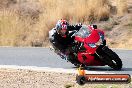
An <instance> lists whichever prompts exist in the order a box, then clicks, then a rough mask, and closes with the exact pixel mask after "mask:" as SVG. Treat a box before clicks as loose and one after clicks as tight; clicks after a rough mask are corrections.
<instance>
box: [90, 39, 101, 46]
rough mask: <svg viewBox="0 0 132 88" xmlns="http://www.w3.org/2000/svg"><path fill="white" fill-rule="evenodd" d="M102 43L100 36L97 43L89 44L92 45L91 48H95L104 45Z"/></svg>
mask: <svg viewBox="0 0 132 88" xmlns="http://www.w3.org/2000/svg"><path fill="white" fill-rule="evenodd" d="M102 44H103V42H102V39H101V38H100V39H99V41H98V42H96V43H88V46H90V47H91V48H95V47H97V46H99V45H102Z"/></svg>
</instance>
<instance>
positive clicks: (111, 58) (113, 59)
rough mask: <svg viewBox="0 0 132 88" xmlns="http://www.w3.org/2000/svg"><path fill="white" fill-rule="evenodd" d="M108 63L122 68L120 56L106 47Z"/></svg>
mask: <svg viewBox="0 0 132 88" xmlns="http://www.w3.org/2000/svg"><path fill="white" fill-rule="evenodd" d="M104 53H105V54H104V55H105V58H104V59H106V64H107V65H108V66H110V67H111V68H113V69H115V70H121V68H122V61H121V59H120V58H119V56H118V55H117V54H116V53H115V52H113V51H112V50H111V49H109V48H108V47H105V48H104Z"/></svg>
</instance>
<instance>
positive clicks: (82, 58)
mask: <svg viewBox="0 0 132 88" xmlns="http://www.w3.org/2000/svg"><path fill="white" fill-rule="evenodd" d="M86 29H87V30H89V31H90V34H89V36H87V37H85V38H82V37H80V36H75V40H76V41H79V42H83V46H84V47H85V49H86V51H83V52H82V51H81V52H78V53H77V54H78V60H79V62H81V63H83V64H85V65H86V66H104V65H105V64H103V63H102V62H101V61H99V60H96V59H95V56H94V53H95V51H96V49H97V48H98V46H95V47H91V46H89V44H95V43H97V42H98V41H99V40H100V35H99V33H101V34H103V35H104V32H103V31H101V30H99V29H94V28H93V27H91V26H87V27H86Z"/></svg>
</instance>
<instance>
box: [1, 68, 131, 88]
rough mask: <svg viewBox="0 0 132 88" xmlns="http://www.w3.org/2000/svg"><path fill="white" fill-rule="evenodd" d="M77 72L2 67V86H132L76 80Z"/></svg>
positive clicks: (47, 87) (59, 87)
mask: <svg viewBox="0 0 132 88" xmlns="http://www.w3.org/2000/svg"><path fill="white" fill-rule="evenodd" d="M75 77H76V74H69V73H68V74H67V73H54V72H38V71H31V70H22V69H17V70H15V69H4V68H3V69H0V88H102V87H103V88H108V87H109V88H131V87H132V83H130V84H85V85H83V86H80V85H78V84H77V83H76V81H75Z"/></svg>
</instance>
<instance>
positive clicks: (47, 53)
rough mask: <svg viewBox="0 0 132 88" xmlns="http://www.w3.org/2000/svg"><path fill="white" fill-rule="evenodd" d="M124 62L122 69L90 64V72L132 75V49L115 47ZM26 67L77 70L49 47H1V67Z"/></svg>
mask: <svg viewBox="0 0 132 88" xmlns="http://www.w3.org/2000/svg"><path fill="white" fill-rule="evenodd" d="M113 51H115V52H116V53H117V54H118V55H119V57H120V58H121V60H122V62H123V68H122V70H121V71H115V70H113V69H111V68H110V67H108V66H89V67H87V72H88V73H119V74H130V75H132V50H123V49H113ZM6 66H7V67H13V66H15V67H26V68H30V67H32V68H34V69H35V68H37V69H38V68H41V70H42V69H44V68H47V69H49V70H50V69H51V68H52V69H54V70H56V69H61V70H62V69H65V70H66V71H68V70H69V71H70V70H71V71H75V69H76V68H75V66H74V65H72V64H71V63H70V62H67V61H66V60H64V59H61V58H60V57H59V56H57V55H56V54H55V53H54V52H53V51H51V50H50V49H48V48H14V47H1V48H0V67H1V68H4V67H6Z"/></svg>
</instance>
